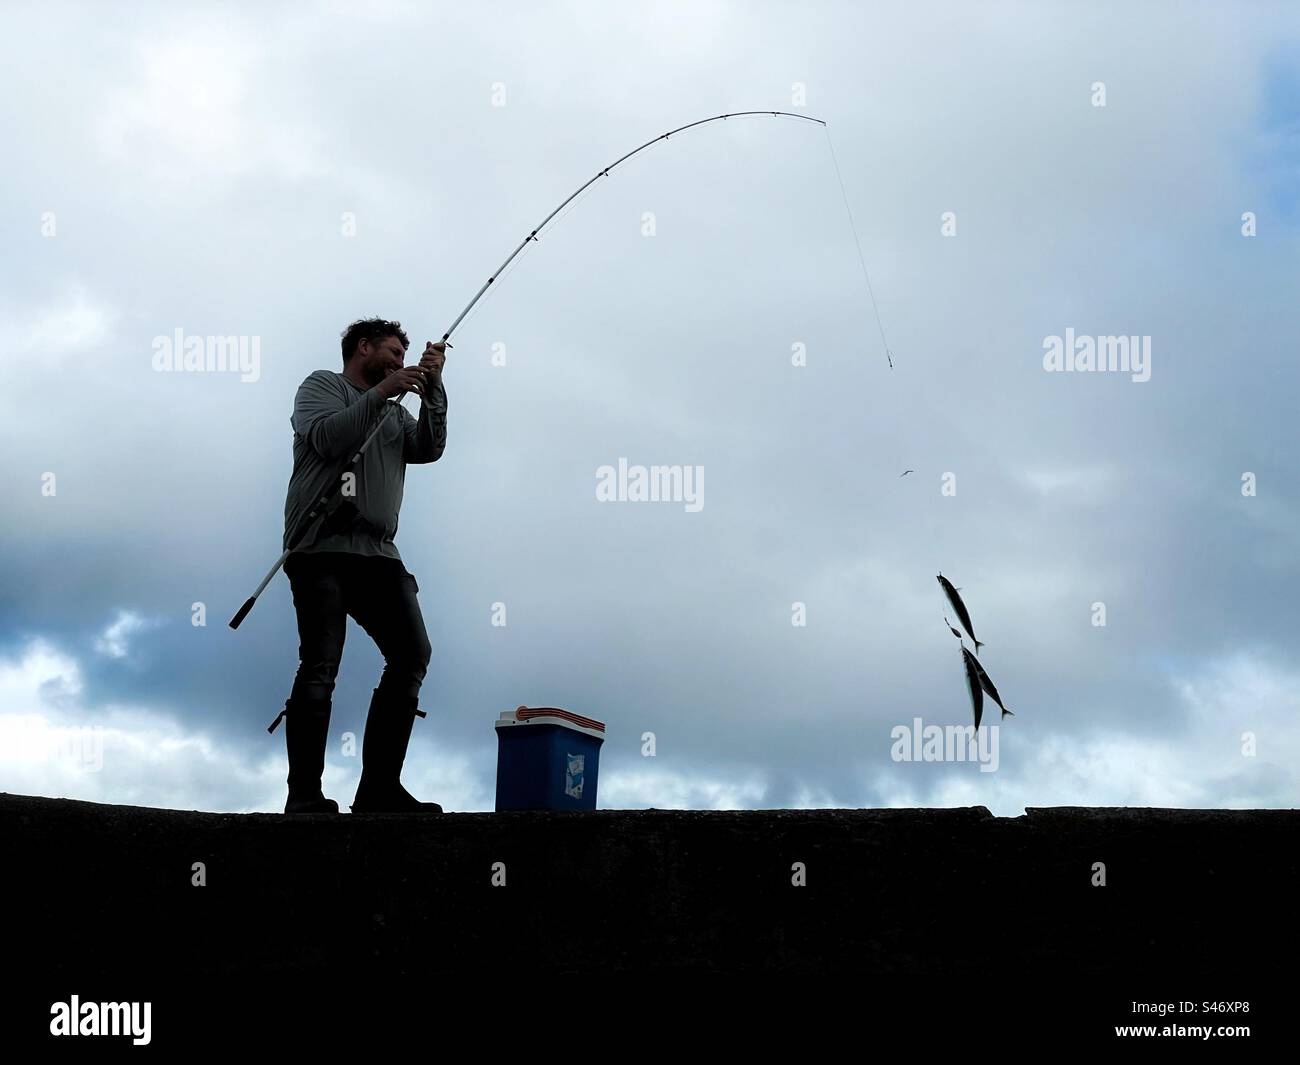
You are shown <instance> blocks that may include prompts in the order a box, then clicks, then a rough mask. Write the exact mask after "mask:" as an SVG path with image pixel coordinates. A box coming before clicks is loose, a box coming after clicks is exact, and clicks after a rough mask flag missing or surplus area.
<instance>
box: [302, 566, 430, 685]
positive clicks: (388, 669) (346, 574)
mask: <svg viewBox="0 0 1300 1065" xmlns="http://www.w3.org/2000/svg"><path fill="white" fill-rule="evenodd" d="M284 572H285V573H286V574H287V575H288V577H289V584H290V587H291V588H292V589H293V606H294V610H295V611H296V612H297V614H298V640H299V643H298V659H299V661H298V674H297V676H296V677H295V678H294V681H293V695H292V698H293V699H294V700H295V701H296V702H301V701H308V702H312V703H317V704H319V703H324V702H329V700H330V698H331V696H332V695H333V692H334V680H335V678H336V677H337V676H338V672H339V663H340V661H342V658H343V639H344V636H345V635H346V633H347V619H348V616H349V615H350V616H351V617H352V619H353V620H354V621H355V622H356V623H357V624H358V625H360V626H361V627H362V628H363V629H364V630H365V631H366V633H367V634H368V635H369V636H370V638H371V639H372V640H374V641H375V644H376V646H377V647H378V648H379V651H380V653H381V654H382V655H383V656H384V673H383V676H382V677H381V678H380V680H379V692H380V695H381V697H392V698H393V699H396V700H401V699H408V700H410V699H414V698H416V696H418V695H419V692H420V685H421V683H423V681H424V675H425V672H426V670H427V669H428V667H429V657H430V654H431V648H430V647H429V637H428V634H427V633H426V632H425V628H424V617H423V616H422V615H421V613H420V604H419V603H418V602H417V601H416V598H415V596H416V593H417V592H418V591H419V590H420V586H419V585H418V584H417V583H416V581H415V577H414V576H412V575H411V574H410V573H408V572H407V570H406V567H405V566H403V565H402V563H401V562H399V561H398V560H397V559H394V558H384V557H382V556H380V557H373V556H368V555H357V554H353V553H350V552H335V551H319V552H294V553H292V554H290V555H289V557H288V559H287V560H286V561H285V564H284Z"/></svg>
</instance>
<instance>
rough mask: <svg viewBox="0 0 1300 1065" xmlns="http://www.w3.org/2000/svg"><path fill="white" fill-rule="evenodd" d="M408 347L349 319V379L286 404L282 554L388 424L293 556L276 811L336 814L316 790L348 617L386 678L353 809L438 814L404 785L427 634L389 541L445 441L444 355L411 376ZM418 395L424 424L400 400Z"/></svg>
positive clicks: (385, 330)
mask: <svg viewBox="0 0 1300 1065" xmlns="http://www.w3.org/2000/svg"><path fill="white" fill-rule="evenodd" d="M408 346H409V341H408V340H407V337H406V333H405V332H403V330H402V327H401V323H399V322H389V321H385V320H384V319H382V318H370V319H363V320H360V321H356V322H353V323H352V324H351V325H350V326H348V328H347V329H346V330H345V331H344V333H343V343H342V351H343V372H342V373H336V372H334V371H331V370H316V371H315V372H313V373H311V374H309V375H308V376H307V378H306V380H304V381H303V383H302V384H301V385H300V386H299V388H298V393H297V396H296V397H295V398H294V404H293V416H292V418H291V419H290V424H291V425H292V426H293V432H294V436H293V473H292V475H291V476H290V478H289V491H288V495H287V497H286V500H285V507H284V546H285V548H286V549H287V548H288V547H289V544H290V542H291V541H292V537H293V535H294V534H295V533H296V532H297V531H298V529H299V526H300V524H301V523H302V521H303V520H304V518H305V516H306V514H307V513H308V511H310V510H311V508H312V505H313V503H314V502H315V501H316V500H317V499H319V498H320V495H321V493H322V491H323V490H324V488H325V487H326V486H328V485H329V482H330V481H331V480H332V479H333V478H336V477H338V476H340V473H341V471H342V468H343V465H344V464H345V463H346V462H347V460H348V459H350V458H351V457H352V456H353V455H354V454H355V453H356V451H357V449H358V448H359V447H360V446H361V444H362V442H363V441H364V440H365V439H366V437H367V436H368V435H369V434H370V432H371V430H373V429H374V427H375V424H376V422H377V421H378V420H379V419H380V418H381V417H383V415H384V414H385V413H387V412H388V406H389V403H390V401H394V400H396V403H397V410H396V411H395V412H392V413H391V414H390V415H389V417H388V418H387V419H386V420H385V422H384V425H383V428H382V429H381V430H380V431H379V435H378V436H376V437H375V439H374V441H373V442H372V443H371V445H370V447H369V448H368V449H367V450H366V453H365V455H364V456H363V457H362V461H361V463H360V465H359V468H358V469H357V470H356V471H354V472H355V474H356V478H355V482H354V483H351V484H348V483H345V485H344V491H343V493H342V496H341V497H340V502H339V504H338V505H337V506H336V507H335V508H334V509H333V510H332V511H330V512H329V514H328V515H327V517H326V520H325V521H324V523H323V524H322V525H321V527H320V530H319V531H318V533H317V534H316V535H315V536H308V537H307V538H306V539H304V541H303V542H302V543H301V544H299V545H298V546H297V547H295V548H294V550H293V551H292V552H290V554H289V557H288V558H287V559H286V560H285V565H284V571H285V573H286V574H287V575H288V577H289V584H290V587H291V588H292V590H293V605H294V610H295V612H296V613H297V616H298V637H299V646H298V657H299V664H298V672H297V675H296V676H295V678H294V682H293V688H292V691H291V693H290V696H289V699H288V700H287V701H286V702H285V704H284V710H282V711H281V712H280V715H279V717H277V718H276V719H275V720H274V721H273V722H271V725H270V727H269V728H268V729H267V731H268V732H274V731H275V727H276V726H277V725H278V724H279V723H280V720H281V718H283V719H285V726H284V731H285V745H286V747H287V748H288V752H289V777H288V784H289V798H288V801H287V802H286V803H285V807H284V812H285V813H286V814H292V813H338V812H339V807H338V803H336V802H335V801H334V800H333V799H327V798H325V796H324V795H323V794H322V793H321V775H322V774H323V773H324V770H325V745H326V741H327V739H328V736H329V722H330V711H331V705H332V698H333V692H334V680H335V677H336V676H337V675H338V669H339V662H340V661H341V659H342V657H343V640H344V636H345V634H346V631H347V619H348V616H349V615H350V616H351V617H352V618H353V620H354V621H356V622H357V624H358V625H360V626H361V627H362V628H363V629H364V630H365V631H366V633H367V634H369V636H370V637H371V639H373V640H374V641H375V644H376V645H377V646H378V647H379V650H380V652H381V653H382V654H383V656H384V671H383V675H382V676H381V677H380V680H379V687H377V688H375V689H374V693H373V696H372V698H371V700H370V710H369V713H368V715H367V717H366V728H365V738H364V740H363V741H362V750H361V781H360V783H359V784H358V786H357V793H356V797H355V798H354V799H353V801H352V806H351V810H352V812H353V813H441V812H442V807H441V806H439V805H438V804H437V803H433V802H419V801H417V800H416V799H415V797H414V796H412V795H411V794H410V792H408V791H407V790H406V789H405V788H404V787H402V784H401V779H400V777H401V771H402V763H403V762H404V761H405V760H406V748H407V745H408V743H409V742H410V738H411V726H412V725H413V724H414V721H415V718H416V717H417V716H420V717H423V716H424V712H423V711H422V710H419V709H417V706H418V699H419V692H420V685H421V683H423V681H424V676H425V671H426V669H427V668H428V665H429V657H430V653H431V651H430V646H429V637H428V635H427V634H426V632H425V628H424V618H423V617H422V616H421V613H420V606H419V603H418V602H417V601H416V593H417V592H418V591H419V590H420V589H419V585H418V584H417V583H416V580H415V577H414V576H412V575H411V574H410V573H408V572H407V570H406V567H405V565H403V563H402V558H401V555H399V554H398V552H397V547H396V545H395V544H394V543H393V538H394V537H395V536H396V535H397V516H398V511H399V510H400V508H401V505H402V490H403V485H404V483H405V478H406V466H407V464H408V463H424V462H437V461H438V459H439V458H441V457H442V453H443V449H444V448H445V447H446V445H447V393H446V391H445V390H444V388H443V385H442V367H443V363H444V362H445V361H446V345H445V344H434V343H433V342H432V341H429V342H427V343H426V345H425V349H424V354H423V355H422V356H421V358H420V362H419V365H418V366H411V367H404V366H403V362H404V357H405V354H406V349H407V347H408ZM407 392H414V393H416V394H417V395H419V396H420V397H421V403H420V416H419V418H415V417H413V416H412V415H411V414H410V413H409V412H408V411H407V410H405V409H404V408H403V407H402V406H401V401H400V397H401V396H403V395H405V394H406V393H407Z"/></svg>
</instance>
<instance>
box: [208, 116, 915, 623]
mask: <svg viewBox="0 0 1300 1065" xmlns="http://www.w3.org/2000/svg"><path fill="white" fill-rule="evenodd" d="M747 115H771V116H773V117H776V116H777V115H784V116H785V117H787V118H797V119H801V120H802V121H805V122H816V123H817V124H818V125H820V126H823V127H825V125H826V123H825V122H824V121H823V120H822V119H820V118H813V117H812V116H811V115H797V114H793V113H792V112H789V111H732V112H730V113H728V114H725V115H714V116H713V117H712V118H702V119H700V120H699V121H697V122H688V123H687V124H686V125H684V126H678V127H677V128H676V129H670V130H669V131H668V132H667V133H661V134H660V135H659V136H658V137H653V138H651V139H650V140H648V141H646V142H645V143H644V144H642V145H641V146H640V147H638V148H634V149H632V151H630V152H628V153H627V154H626V155H624V156H622V157H620V158H619V159H616V160H615V161H614V162H612V163H610V164H609V166H607V167H604V168H602V169H601V170H598V171H597V172H596V174H595V176H594V177H592V178H591V179H590V180H588V181H586V182H584V183H583V184H582V185H581V186H580V187H579V188H578V189H577V190H576V191H575V192H574V193H572V195H570V196H568V197H567V198H566V199H565V200H564V201H563V202H562V203H561V204H560V205H559V206H558V207H557V208H555V210H553V211H552V212H551V213H550V214H548V215H547V216H546V217H545V218H544V219H542V221H541V222H540V223H538V225H536V226H534V227H533V229H532V230H530V231H529V233H528V236H526V237H524V239H523V240H521V241H520V242H519V246H518V247H517V248H515V250H514V251H512V252H511V253H510V255H509V256H508V257H507V259H506V261H505V262H503V263H502V264H501V265H500V266H499V267H497V269H496V271H495V272H494V273H493V274H492V275H491V276H490V277H489V278H488V279H487V280H486V281H485V282H483V285H482V287H481V288H480V289H479V290H478V291H477V292H476V293H474V298H473V299H472V300H470V301H469V303H468V304H467V305H466V306H465V309H464V310H463V311H461V312H460V314H458V315H457V316H456V320H455V321H454V322H452V323H451V325H450V326H448V327H447V331H446V332H445V333H443V334H442V343H443V344H446V346H447V347H451V346H452V345H450V344H447V340H448V339H449V338H450V337H451V335H452V333H454V332H455V331H456V327H457V326H459V325H460V323H461V322H463V321H464V320H465V316H466V315H467V314H469V312H470V311H471V310H473V309H474V305H475V304H476V303H478V301H479V300H480V299H482V298H483V295H484V293H486V292H487V291H488V289H489V288H491V287H492V285H493V283H494V282H496V281H497V280H498V279H499V278H500V277H501V276H502V274H503V273H504V272H505V270H506V268H507V267H509V265H510V264H511V263H512V262H514V260H515V257H516V256H517V255H518V254H519V253H520V252H521V251H523V250H524V249H525V248H526V247H528V245H529V243H530V242H532V241H535V240H537V234H539V233H540V232H541V231H542V230H543V229H545V228H546V226H547V225H548V224H549V223H550V222H551V220H552V219H554V218H555V216H556V215H558V214H559V213H560V212H561V211H562V210H564V208H565V207H567V206H568V205H569V204H570V203H572V202H573V201H574V200H576V199H577V198H578V197H579V196H581V195H582V193H584V192H585V191H586V190H587V189H588V188H590V187H591V186H592V185H594V184H595V183H596V182H597V181H599V180H600V179H601V178H603V177H608V176H609V172H610V171H611V170H613V169H614V168H615V167H616V166H618V165H619V164H620V163H624V162H626V161H627V160H629V159H631V158H632V156H634V155H636V154H637V153H638V152H643V151H645V149H647V148H649V147H650V146H651V145H652V144H658V143H659V142H660V141H666V140H667V139H668V138H669V137H671V136H673V135H675V134H677V133H681V132H683V131H684V130H688V129H692V128H694V127H695V126H703V125H706V124H708V123H710V122H719V121H723V120H725V119H729V118H743V117H745V116H747ZM827 138H828V143H829V133H828V134H827ZM832 159H834V148H832ZM835 170H836V175H837V176H838V174H839V163H838V162H836V164H835ZM840 187H841V190H843V180H842V179H841V181H840ZM845 206H846V207H847V206H848V196H847V193H846V194H845ZM849 222H850V224H851V225H852V222H853V213H852V211H851V210H850V212H849ZM854 239H855V240H856V239H857V229H856V226H854ZM861 252H862V249H861V242H859V246H858V254H859V257H861ZM863 270H864V272H865V270H866V264H865V262H864V263H863ZM868 285H870V279H868ZM872 300H873V303H874V300H875V297H874V294H873V296H872ZM882 338H883V329H882ZM886 350H888V349H886ZM891 365H892V362H891ZM403 398H404V395H403V396H398V397H396V398H394V399H393V400H391V401H389V403H388V409H387V410H385V411H384V413H383V415H382V416H381V417H380V418H379V421H378V423H377V424H376V425H375V427H374V429H373V430H371V432H370V435H369V436H367V437H366V439H365V441H364V442H363V443H362V444H361V447H359V448H358V449H357V451H356V453H355V454H354V455H353V456H352V458H351V459H349V460H348V462H347V463H346V465H345V467H344V468H343V469H341V470H340V472H339V474H338V476H336V477H334V478H332V480H331V481H328V482H326V484H327V486H328V485H329V484H331V483H332V484H333V485H334V488H333V490H332V491H330V490H323V491H322V493H321V495H320V498H319V499H317V501H316V503H315V504H314V505H313V506H312V509H311V510H310V511H309V512H308V514H307V515H306V517H305V518H304V519H303V520H302V523H301V531H300V532H299V534H298V535H297V536H295V537H294V538H293V539H292V541H291V542H290V544H289V546H288V547H286V548H285V549H284V552H283V554H281V555H280V557H279V558H278V559H277V560H276V563H275V565H274V566H272V567H271V572H270V573H268V574H267V575H266V576H265V577H264V578H262V583H261V584H259V585H258V586H257V590H256V591H255V592H253V594H252V595H251V596H249V598H248V600H247V601H246V602H245V603H244V605H243V606H242V607H240V608H239V613H237V614H236V615H235V616H234V617H233V618H231V619H230V627H231V628H232V629H237V628H239V626H240V623H241V622H242V621H243V620H244V618H246V617H247V616H248V614H249V611H251V610H252V609H253V605H254V604H255V603H256V602H257V597H258V596H259V595H261V594H262V592H263V591H264V590H265V589H266V586H267V585H268V584H270V583H271V579H272V578H273V577H274V576H275V575H276V573H277V572H279V570H280V567H281V566H283V565H284V563H285V561H286V560H287V559H288V557H289V555H290V553H291V552H292V551H293V550H294V549H295V548H296V547H297V546H298V545H299V544H300V543H302V542H303V541H304V540H306V539H307V537H308V536H310V535H312V534H314V533H315V532H316V530H317V528H318V527H319V526H320V525H321V524H322V523H323V522H324V521H325V520H326V518H327V516H328V508H329V506H330V504H331V503H332V502H333V501H334V498H335V496H337V495H338V494H339V492H341V491H342V488H343V484H344V483H345V481H346V480H347V478H346V474H347V473H348V472H349V471H352V470H354V469H355V468H356V466H357V464H358V463H359V462H360V461H361V458H362V456H363V455H365V453H366V449H367V448H369V447H370V444H371V441H373V440H374V439H375V437H376V436H377V435H378V433H379V430H380V429H381V428H382V427H383V425H384V423H385V422H386V420H387V418H388V416H389V415H390V414H391V413H392V412H393V409H394V408H395V407H399V406H401V403H402V399H403Z"/></svg>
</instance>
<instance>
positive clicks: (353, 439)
mask: <svg viewBox="0 0 1300 1065" xmlns="http://www.w3.org/2000/svg"><path fill="white" fill-rule="evenodd" d="M434 380H435V381H436V384H435V385H434V387H432V388H430V389H428V391H427V392H426V395H425V397H424V399H423V400H422V401H421V403H420V417H419V418H418V419H417V418H415V417H413V416H412V415H411V414H410V412H409V411H407V410H406V409H405V408H404V407H402V406H401V405H400V404H399V405H398V407H397V410H396V411H395V412H394V413H392V414H389V416H388V419H387V421H386V422H385V423H384V427H383V429H382V430H381V431H380V433H379V435H378V436H377V437H375V439H374V441H373V442H372V443H371V445H370V447H369V448H367V450H366V453H365V455H363V456H362V458H361V462H360V464H359V468H358V470H357V471H356V474H357V477H356V495H355V496H340V497H336V503H339V502H341V503H343V504H345V505H344V506H343V507H342V508H341V509H339V510H338V511H337V512H334V511H333V506H334V504H332V505H331V513H332V514H334V517H333V518H328V517H327V518H326V521H325V524H324V525H323V526H322V527H321V528H320V529H319V531H318V532H317V533H316V534H315V535H314V536H311V537H308V538H307V539H305V540H304V541H303V542H302V543H301V544H299V545H298V546H297V547H296V548H294V553H295V554H296V553H297V552H299V551H304V552H317V551H349V552H352V553H353V554H359V555H382V556H385V557H387V558H394V559H397V560H398V561H400V560H401V557H402V556H401V555H400V554H398V551H397V545H396V544H394V543H393V538H394V537H395V536H396V535H397V514H398V511H399V510H400V509H401V506H402V490H403V487H404V485H405V482H406V464H407V463H408V462H414V463H423V462H437V461H438V459H440V458H441V457H442V452H443V449H444V448H445V447H446V446H447V392H446V390H445V389H444V388H443V386H442V379H441V377H440V376H439V377H438V378H436V379H434ZM389 402H390V401H388V400H385V399H384V397H383V396H381V395H380V394H379V393H378V392H377V391H376V390H375V389H374V388H369V389H363V388H361V387H359V386H358V385H356V384H354V383H353V382H352V381H351V380H350V379H349V378H348V377H346V376H345V375H343V374H341V373H335V372H334V371H332V370H317V371H315V372H314V373H312V374H309V375H308V376H307V379H306V380H305V381H303V383H302V384H301V385H300V386H299V387H298V394H297V395H296V396H295V397H294V401H293V416H292V417H291V418H290V419H289V424H290V425H291V426H292V427H293V473H292V475H291V476H290V478H289V492H288V495H287V497H286V499H285V504H284V547H285V548H288V546H289V543H290V540H291V539H292V537H293V536H294V535H295V533H296V532H297V531H298V529H299V525H300V524H301V523H302V522H303V521H304V520H305V518H306V516H307V514H308V512H309V511H310V510H311V508H312V507H313V506H314V505H315V503H316V501H317V499H319V498H320V495H321V493H322V491H324V490H325V489H326V487H329V488H331V489H332V487H333V485H332V484H331V483H330V482H331V481H332V480H333V478H335V477H337V476H340V475H341V473H342V472H343V471H344V469H345V466H346V463H347V460H348V459H350V458H351V457H352V456H353V455H354V454H356V450H357V448H359V447H360V446H361V444H362V443H363V442H364V441H365V439H366V436H367V435H368V434H369V433H370V431H371V430H372V429H374V427H375V422H376V420H377V419H379V418H380V417H381V416H382V415H383V414H384V411H385V408H386V406H387V404H388V403H389ZM392 402H394V403H395V402H396V401H392ZM346 504H351V506H348V505H346Z"/></svg>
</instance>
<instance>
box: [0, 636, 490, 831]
mask: <svg viewBox="0 0 1300 1065" xmlns="http://www.w3.org/2000/svg"><path fill="white" fill-rule="evenodd" d="M0 707H2V708H3V711H2V712H0V789H2V790H4V791H8V792H11V793H17V794H26V795H45V796H50V797H55V798H70V799H82V800H85V801H89V802H105V803H121V804H126V805H132V806H154V807H163V808H168V809H177V810H221V811H230V812H234V813H256V812H263V813H278V812H280V811H281V810H283V808H284V799H285V795H286V790H287V785H286V783H285V776H286V774H287V760H286V755H285V751H284V740H283V739H282V738H281V737H282V736H283V735H284V733H283V730H281V731H280V732H278V733H277V734H276V737H275V741H276V742H275V743H274V744H273V745H272V747H273V750H272V752H271V753H265V749H264V748H258V749H256V750H254V749H252V745H251V744H240V743H236V742H232V741H231V740H229V739H228V738H225V737H222V736H221V735H220V734H218V733H216V732H214V731H213V730H211V729H208V728H205V727H203V726H202V725H199V724H196V718H195V717H194V716H193V713H192V711H193V708H189V709H190V710H191V713H189V714H186V713H182V712H168V713H164V712H158V711H155V710H149V709H144V708H141V707H138V706H131V705H124V704H120V703H105V704H101V703H98V702H97V701H95V700H93V699H90V698H87V695H86V685H85V682H84V679H83V671H82V669H81V666H80V663H79V662H78V661H77V659H76V658H75V657H74V656H72V655H69V654H68V653H66V652H64V651H61V650H59V649H57V648H56V647H55V646H54V645H53V644H52V643H50V642H49V641H48V640H45V639H41V638H36V639H33V640H30V641H28V643H27V644H26V645H25V646H24V647H23V648H22V649H21V650H20V651H19V652H18V653H16V654H14V655H12V656H10V657H7V658H0ZM343 731H344V730H343V729H342V728H341V727H340V726H338V725H337V724H336V725H335V727H334V729H333V735H332V737H331V738H332V740H333V741H334V742H333V744H332V745H331V748H330V751H329V753H328V754H327V759H326V770H325V776H324V780H323V790H324V791H325V793H326V794H327V795H330V796H331V797H333V798H336V799H337V800H338V802H339V805H340V808H341V809H342V810H344V811H346V805H347V803H348V802H350V801H351V796H352V794H353V793H354V792H355V790H356V782H357V779H358V777H359V773H360V766H359V761H360V759H359V758H349V757H347V756H345V755H343V754H341V753H340V751H341V750H342V743H341V741H342V739H343V735H342V734H343ZM360 743H361V737H360V735H358V736H357V737H356V744H355V746H356V747H357V748H358V749H359V747H360ZM403 781H404V783H405V784H406V785H407V787H408V789H410V790H411V791H412V792H413V793H415V794H416V795H417V796H418V797H421V798H425V797H427V798H430V799H432V800H433V801H437V802H440V803H442V804H443V805H444V806H445V807H446V808H447V809H449V810H473V809H490V808H491V799H490V796H488V795H487V794H485V792H484V790H483V787H482V784H481V780H480V778H479V777H478V776H476V775H475V773H474V772H473V770H472V768H471V766H470V762H469V760H468V759H467V758H466V757H464V756H461V755H456V754H451V755H448V754H446V753H444V752H442V751H441V750H439V749H438V745H437V741H436V739H429V738H423V737H422V738H419V739H414V738H413V739H412V741H411V747H410V752H409V753H408V756H407V761H406V768H405V771H404V773H403Z"/></svg>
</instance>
